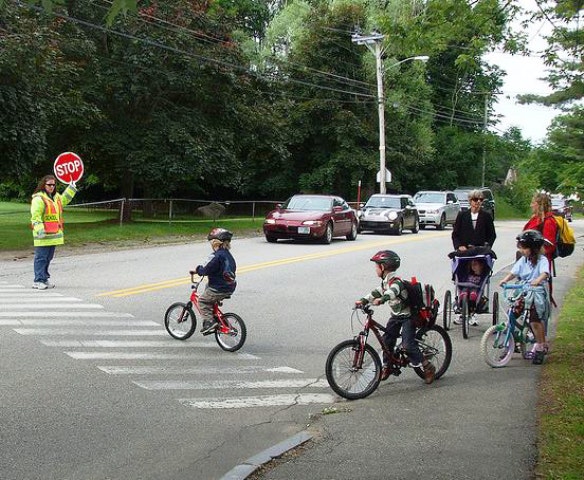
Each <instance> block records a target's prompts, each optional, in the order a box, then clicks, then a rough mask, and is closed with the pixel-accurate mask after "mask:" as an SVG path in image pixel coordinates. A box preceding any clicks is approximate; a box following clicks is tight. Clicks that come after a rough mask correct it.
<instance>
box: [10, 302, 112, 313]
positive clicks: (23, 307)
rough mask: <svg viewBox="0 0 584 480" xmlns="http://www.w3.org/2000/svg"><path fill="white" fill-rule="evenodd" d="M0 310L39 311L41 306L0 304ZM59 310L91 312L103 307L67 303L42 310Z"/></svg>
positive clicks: (49, 305)
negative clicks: (90, 310) (72, 309)
mask: <svg viewBox="0 0 584 480" xmlns="http://www.w3.org/2000/svg"><path fill="white" fill-rule="evenodd" d="M0 308H2V309H3V310H31V309H33V308H36V309H38V308H39V305H28V304H26V303H0ZM57 308H65V309H71V308H74V309H76V310H77V309H81V310H86V309H87V310H89V309H92V308H98V309H99V308H103V305H99V304H98V303H82V304H81V305H69V304H66V303H63V304H56V305H52V304H50V303H47V304H44V305H43V306H42V309H43V311H45V312H46V311H47V310H55V309H57Z"/></svg>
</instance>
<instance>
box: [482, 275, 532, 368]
mask: <svg viewBox="0 0 584 480" xmlns="http://www.w3.org/2000/svg"><path fill="white" fill-rule="evenodd" d="M509 290H521V292H520V294H519V295H517V296H514V297H509V296H507V292H508V291H509ZM528 290H529V286H528V285H523V284H511V285H503V294H504V295H505V298H506V299H507V301H508V302H509V307H508V308H507V312H506V315H507V320H506V321H505V322H502V323H499V324H498V325H496V326H495V327H492V328H494V329H495V332H498V333H497V334H496V336H495V339H494V342H493V348H495V349H501V350H503V351H505V350H507V349H508V348H509V345H510V341H511V337H512V338H513V342H514V344H515V346H518V347H519V349H520V351H521V353H522V354H523V357H524V358H529V355H530V352H528V351H527V344H529V343H533V340H531V339H529V338H528V335H527V334H528V332H529V331H531V332H532V333H533V331H532V330H531V326H530V324H529V317H530V314H531V308H530V307H529V306H526V305H524V307H523V310H522V311H521V313H520V314H519V315H518V316H515V315H514V314H513V309H514V308H515V302H516V301H517V300H519V299H520V298H521V297H522V296H524V295H525V293H526V292H527V291H528ZM516 351H517V350H516Z"/></svg>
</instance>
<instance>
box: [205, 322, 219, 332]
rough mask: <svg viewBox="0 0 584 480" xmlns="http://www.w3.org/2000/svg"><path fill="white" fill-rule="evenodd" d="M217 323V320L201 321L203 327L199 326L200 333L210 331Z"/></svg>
mask: <svg viewBox="0 0 584 480" xmlns="http://www.w3.org/2000/svg"><path fill="white" fill-rule="evenodd" d="M218 325H219V324H218V323H217V322H211V321H209V320H206V321H204V322H203V328H201V333H202V334H206V333H211V332H212V331H213V330H215V329H216V328H217V326H218Z"/></svg>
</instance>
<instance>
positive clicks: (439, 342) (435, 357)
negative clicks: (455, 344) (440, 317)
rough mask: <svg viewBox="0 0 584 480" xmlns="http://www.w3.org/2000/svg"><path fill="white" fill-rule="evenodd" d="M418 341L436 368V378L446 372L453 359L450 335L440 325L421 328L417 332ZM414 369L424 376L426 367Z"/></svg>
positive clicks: (423, 352)
mask: <svg viewBox="0 0 584 480" xmlns="http://www.w3.org/2000/svg"><path fill="white" fill-rule="evenodd" d="M416 341H417V342H418V347H419V348H420V351H421V352H422V355H423V356H424V358H425V359H427V360H428V361H429V362H430V363H431V364H432V365H434V368H435V369H436V376H435V378H436V379H439V378H440V377H441V376H442V375H444V374H445V373H446V370H448V367H449V366H450V362H451V361H452V340H451V338H450V335H448V333H447V332H446V330H445V329H443V328H442V327H441V326H439V325H432V326H431V327H427V328H420V329H419V330H418V331H417V332H416ZM414 371H415V372H416V374H417V375H418V377H420V378H422V379H423V378H424V369H423V368H421V367H414Z"/></svg>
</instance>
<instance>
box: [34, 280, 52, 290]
mask: <svg viewBox="0 0 584 480" xmlns="http://www.w3.org/2000/svg"><path fill="white" fill-rule="evenodd" d="M32 288H34V289H35V290H46V289H47V288H49V287H48V286H47V284H46V283H43V282H34V283H33V284H32Z"/></svg>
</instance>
